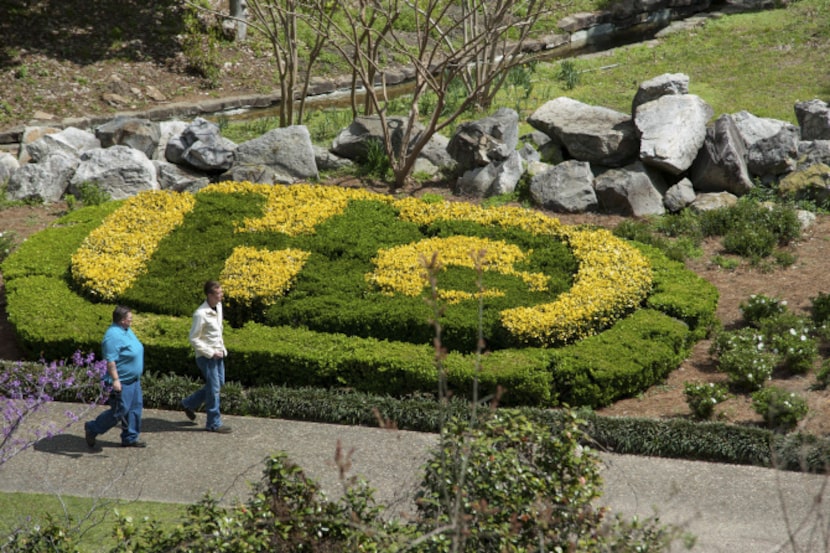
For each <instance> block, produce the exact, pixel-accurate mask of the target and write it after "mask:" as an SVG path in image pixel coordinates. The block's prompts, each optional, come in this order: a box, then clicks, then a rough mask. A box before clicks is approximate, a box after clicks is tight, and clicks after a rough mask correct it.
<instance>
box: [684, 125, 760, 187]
mask: <svg viewBox="0 0 830 553" xmlns="http://www.w3.org/2000/svg"><path fill="white" fill-rule="evenodd" d="M746 158H747V151H746V147H745V146H744V141H743V139H742V138H741V135H740V133H739V132H738V127H737V126H736V125H735V122H734V120H733V119H732V116H730V115H721V116H720V117H718V119H717V120H716V121H715V124H714V125H712V126H711V127H709V128H708V129H706V138H705V140H704V141H703V146H702V147H701V149H700V150H699V151H698V154H697V158H695V161H694V163H693V164H692V167H691V171H690V174H691V180H692V183H693V185H694V188H695V190H698V191H700V192H723V191H727V192H731V193H732V194H735V195H736V196H743V195H744V194H746V193H747V192H749V191H750V190H751V189H752V187H753V184H752V179H751V178H750V176H749V170H748V169H747V165H746Z"/></svg>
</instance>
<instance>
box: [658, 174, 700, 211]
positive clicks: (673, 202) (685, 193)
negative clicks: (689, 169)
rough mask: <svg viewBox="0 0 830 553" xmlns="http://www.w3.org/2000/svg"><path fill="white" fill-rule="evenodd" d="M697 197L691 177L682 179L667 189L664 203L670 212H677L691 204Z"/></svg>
mask: <svg viewBox="0 0 830 553" xmlns="http://www.w3.org/2000/svg"><path fill="white" fill-rule="evenodd" d="M696 198H697V194H696V193H695V189H694V186H692V181H690V180H689V179H680V181H678V182H676V183H675V184H673V185H672V186H670V187H669V189H668V190H666V195H665V196H663V205H664V206H666V209H667V210H668V211H669V212H670V213H677V212H678V211H681V210H683V209H685V208H687V207H689V206H690V205H692V202H694V201H695V199H696Z"/></svg>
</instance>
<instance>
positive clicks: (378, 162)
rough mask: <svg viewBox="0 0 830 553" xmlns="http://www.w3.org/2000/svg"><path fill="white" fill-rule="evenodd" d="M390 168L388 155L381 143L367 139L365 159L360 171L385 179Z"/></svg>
mask: <svg viewBox="0 0 830 553" xmlns="http://www.w3.org/2000/svg"><path fill="white" fill-rule="evenodd" d="M391 169H392V166H391V165H390V162H389V156H388V155H387V153H386V149H385V148H384V147H383V144H381V143H380V141H378V140H369V141H368V142H367V143H366V161H365V162H364V163H363V165H362V166H361V172H362V173H363V174H365V175H373V176H375V177H377V178H379V179H383V180H385V179H386V178H387V177H388V176H389V172H390V171H391Z"/></svg>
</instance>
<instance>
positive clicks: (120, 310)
mask: <svg viewBox="0 0 830 553" xmlns="http://www.w3.org/2000/svg"><path fill="white" fill-rule="evenodd" d="M132 312H133V310H132V309H130V308H129V307H127V306H124V305H116V306H115V309H113V311H112V322H113V323H115V324H118V323H120V322H121V321H123V320H124V318H125V317H126V316H127V315H129V314H130V313H132Z"/></svg>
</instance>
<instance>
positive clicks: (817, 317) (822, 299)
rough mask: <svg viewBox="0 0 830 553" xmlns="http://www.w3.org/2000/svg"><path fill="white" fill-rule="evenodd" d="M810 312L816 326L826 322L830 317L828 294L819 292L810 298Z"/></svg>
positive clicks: (829, 296)
mask: <svg viewBox="0 0 830 553" xmlns="http://www.w3.org/2000/svg"><path fill="white" fill-rule="evenodd" d="M810 314H811V316H812V318H813V323H814V324H815V325H816V326H817V327H818V326H821V325H823V324H824V323H826V322H827V321H828V320H829V319H830V294H826V293H824V292H819V294H818V296H816V297H814V298H810Z"/></svg>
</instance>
